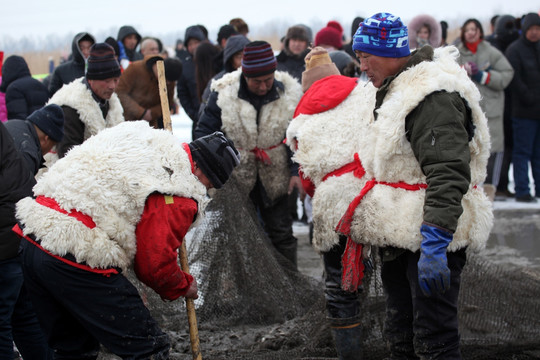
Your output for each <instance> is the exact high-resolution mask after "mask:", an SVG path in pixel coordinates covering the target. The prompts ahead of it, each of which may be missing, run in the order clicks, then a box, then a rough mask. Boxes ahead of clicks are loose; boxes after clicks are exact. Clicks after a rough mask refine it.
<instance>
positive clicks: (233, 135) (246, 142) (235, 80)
mask: <svg viewBox="0 0 540 360" xmlns="http://www.w3.org/2000/svg"><path fill="white" fill-rule="evenodd" d="M241 76H242V71H241V69H238V70H237V71H234V72H232V73H229V74H226V75H225V76H223V78H221V79H219V80H218V81H216V82H214V83H213V84H212V90H214V91H217V92H218V98H217V105H218V106H219V107H220V109H221V120H222V124H223V127H222V130H223V132H224V133H225V134H226V135H227V137H229V138H230V139H231V140H232V141H234V145H235V147H236V148H237V149H238V151H239V152H240V159H241V161H240V165H238V166H237V167H236V168H235V169H234V172H233V176H235V177H236V179H237V180H238V182H239V184H240V189H242V190H244V191H246V192H247V193H249V192H250V191H251V189H253V187H254V186H255V181H256V180H257V175H258V176H259V178H260V179H261V182H262V185H263V186H264V188H265V190H266V193H267V194H268V196H269V198H270V199H271V200H276V199H278V198H279V197H281V196H283V195H285V194H286V193H287V188H288V185H289V179H290V170H289V164H288V157H287V151H286V147H285V145H284V144H282V142H283V139H284V136H285V131H286V130H287V126H288V125H289V122H290V121H291V119H292V117H293V114H294V110H295V108H296V105H297V104H298V101H299V100H300V97H301V96H302V88H301V86H300V84H299V83H298V82H297V81H296V80H295V79H294V78H293V77H292V76H290V75H289V74H287V73H285V72H281V71H276V72H275V79H276V80H278V81H280V82H282V83H283V85H284V87H285V91H281V90H279V96H280V98H279V99H277V100H275V101H272V102H271V103H269V104H266V105H264V106H263V107H262V108H261V111H260V114H259V120H258V125H257V111H256V110H255V108H254V107H253V105H251V104H250V103H249V102H248V101H246V100H242V99H240V98H238V90H239V88H240V77H241ZM255 148H259V149H262V150H264V151H265V152H266V154H267V155H268V157H269V158H270V161H271V164H264V163H263V162H261V161H257V160H256V158H255V154H254V152H253V151H251V150H253V149H255Z"/></svg>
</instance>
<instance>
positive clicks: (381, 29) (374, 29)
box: [352, 13, 411, 58]
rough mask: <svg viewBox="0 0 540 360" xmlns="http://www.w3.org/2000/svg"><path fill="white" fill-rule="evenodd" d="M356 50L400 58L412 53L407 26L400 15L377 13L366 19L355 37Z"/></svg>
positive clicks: (354, 47)
mask: <svg viewBox="0 0 540 360" xmlns="http://www.w3.org/2000/svg"><path fill="white" fill-rule="evenodd" d="M352 48H353V50H354V51H361V52H366V53H368V54H372V55H376V56H382V57H392V58H400V57H404V56H408V55H410V53H411V52H410V50H409V35H408V31H407V27H406V26H405V25H404V24H403V22H402V21H401V18H400V17H399V16H395V15H392V14H390V13H377V14H375V15H373V16H371V17H369V18H367V19H365V20H364V21H363V22H362V23H361V24H360V26H359V27H358V30H356V34H354V38H353V46H352Z"/></svg>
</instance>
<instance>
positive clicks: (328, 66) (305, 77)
mask: <svg viewBox="0 0 540 360" xmlns="http://www.w3.org/2000/svg"><path fill="white" fill-rule="evenodd" d="M304 61H305V62H306V70H305V71H304V72H303V73H302V91H303V92H306V91H307V90H308V89H309V88H310V86H311V85H312V84H313V83H314V82H315V81H317V80H320V79H322V78H324V77H327V76H330V75H339V70H338V68H337V67H336V64H334V63H333V62H332V60H331V59H330V56H329V55H328V52H327V51H326V49H325V48H323V47H320V46H317V47H314V48H313V49H312V50H311V51H310V52H309V53H308V54H307V55H306V57H305V58H304Z"/></svg>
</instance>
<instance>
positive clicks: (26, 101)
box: [0, 55, 49, 119]
mask: <svg viewBox="0 0 540 360" xmlns="http://www.w3.org/2000/svg"><path fill="white" fill-rule="evenodd" d="M2 73H3V77H2V85H1V86H0V91H2V92H5V93H6V108H7V113H8V114H7V115H8V119H26V118H27V117H28V115H30V114H31V113H33V112H34V111H36V110H37V109H40V108H42V107H43V106H44V105H45V103H46V102H47V100H48V99H49V93H48V91H47V88H46V87H45V85H43V84H42V83H41V82H40V81H39V80H36V79H34V78H33V77H32V76H31V75H30V70H29V69H28V65H27V64H26V61H25V60H24V58H23V57H21V56H17V55H13V56H10V57H8V58H7V59H6V61H5V62H4V65H3V67H2Z"/></svg>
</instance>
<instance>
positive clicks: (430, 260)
mask: <svg viewBox="0 0 540 360" xmlns="http://www.w3.org/2000/svg"><path fill="white" fill-rule="evenodd" d="M420 233H421V234H422V238H423V239H422V245H420V260H418V285H419V286H420V289H422V292H423V293H424V295H426V296H431V294H432V293H433V292H434V291H436V292H438V293H439V294H443V293H444V292H445V291H446V290H448V289H449V288H450V269H449V268H448V260H447V259H446V248H447V247H448V244H450V242H451V241H452V238H453V234H452V233H450V232H448V231H445V230H443V229H441V228H438V227H435V226H432V225H427V224H422V226H421V227H420Z"/></svg>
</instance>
